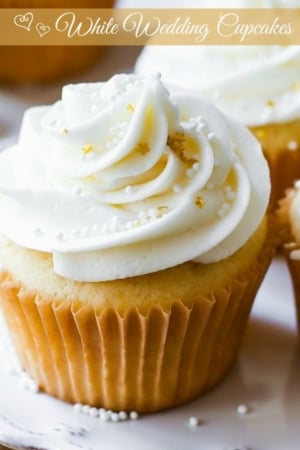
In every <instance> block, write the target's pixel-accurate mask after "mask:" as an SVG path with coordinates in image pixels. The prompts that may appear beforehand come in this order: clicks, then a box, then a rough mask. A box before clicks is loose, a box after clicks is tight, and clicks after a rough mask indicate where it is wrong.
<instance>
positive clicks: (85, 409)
mask: <svg viewBox="0 0 300 450" xmlns="http://www.w3.org/2000/svg"><path fill="white" fill-rule="evenodd" d="M90 409H91V407H90V406H89V405H83V407H82V412H83V414H89V413H90Z"/></svg>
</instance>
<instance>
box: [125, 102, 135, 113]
mask: <svg viewBox="0 0 300 450" xmlns="http://www.w3.org/2000/svg"><path fill="white" fill-rule="evenodd" d="M126 109H127V111H130V112H134V110H135V108H134V106H133V105H132V104H131V103H128V105H127V106H126Z"/></svg>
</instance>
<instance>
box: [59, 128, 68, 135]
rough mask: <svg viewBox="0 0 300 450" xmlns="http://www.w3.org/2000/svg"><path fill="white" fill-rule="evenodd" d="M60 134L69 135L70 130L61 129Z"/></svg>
mask: <svg viewBox="0 0 300 450" xmlns="http://www.w3.org/2000/svg"><path fill="white" fill-rule="evenodd" d="M59 133H60V134H68V133H69V130H68V128H61V129H60V130H59Z"/></svg>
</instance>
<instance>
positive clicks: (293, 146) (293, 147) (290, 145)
mask: <svg viewBox="0 0 300 450" xmlns="http://www.w3.org/2000/svg"><path fill="white" fill-rule="evenodd" d="M298 147H299V145H298V142H297V141H289V142H288V144H287V148H288V149H289V150H291V151H294V150H297V149H298Z"/></svg>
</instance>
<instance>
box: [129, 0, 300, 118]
mask: <svg viewBox="0 0 300 450" xmlns="http://www.w3.org/2000/svg"><path fill="white" fill-rule="evenodd" d="M234 3H236V2H235V0H201V2H200V3H199V6H201V7H208V8H216V7H219V8H222V9H223V8H226V7H229V8H230V7H231V8H236V7H237V5H234ZM238 7H239V8H271V7H273V8H280V7H290V8H292V7H294V8H297V7H299V1H298V0H277V1H276V0H243V1H241V2H240V3H239V5H238ZM153 71H154V72H160V73H161V74H162V79H163V80H164V81H165V82H168V83H171V84H175V85H178V86H186V87H189V88H190V89H193V90H195V91H196V92H197V93H199V95H201V97H203V98H206V99H207V100H209V101H212V102H213V103H215V104H216V105H217V107H218V108H219V109H220V110H221V111H223V112H225V113H226V114H230V115H232V116H233V117H235V118H236V119H238V120H240V121H242V122H243V123H244V124H245V125H247V126H258V125H265V124H268V123H277V122H288V121H292V120H295V119H299V118H300V46H296V45H295V46H280V45H278V46H270V45H269V46H263V45H261V46H248V45H236V46H227V45H224V46H213V45H212V46H209V45H208V46H206V45H200V46H155V45H148V46H146V47H145V48H144V49H143V51H142V53H141V54H140V56H139V58H138V59H137V61H136V66H135V72H136V73H137V74H140V75H141V74H145V73H152V72H153Z"/></svg>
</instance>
